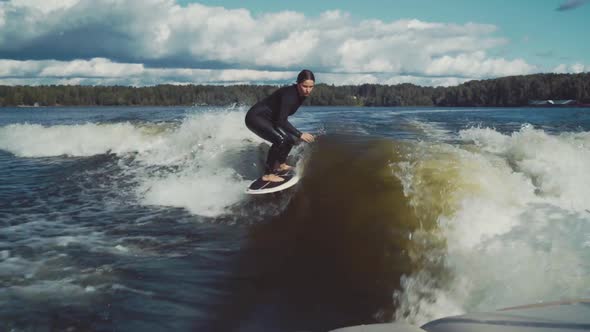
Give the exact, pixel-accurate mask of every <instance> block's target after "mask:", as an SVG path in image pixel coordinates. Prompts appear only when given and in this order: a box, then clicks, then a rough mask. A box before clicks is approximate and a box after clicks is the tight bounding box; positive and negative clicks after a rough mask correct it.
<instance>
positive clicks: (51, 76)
mask: <svg viewBox="0 0 590 332" xmlns="http://www.w3.org/2000/svg"><path fill="white" fill-rule="evenodd" d="M296 76H297V73H296V72H291V71H262V70H248V69H227V70H212V69H192V68H145V67H144V66H143V65H142V64H135V63H114V62H112V61H110V60H108V59H104V58H94V59H90V60H74V61H56V60H42V61H33V60H27V61H17V60H0V84H8V85H14V84H29V85H37V84H118V85H134V86H143V85H156V84H165V83H166V84H205V83H218V84H240V83H244V84H245V83H252V84H255V83H257V82H268V83H288V82H294V80H295V77H296ZM15 82H16V83H15Z"/></svg>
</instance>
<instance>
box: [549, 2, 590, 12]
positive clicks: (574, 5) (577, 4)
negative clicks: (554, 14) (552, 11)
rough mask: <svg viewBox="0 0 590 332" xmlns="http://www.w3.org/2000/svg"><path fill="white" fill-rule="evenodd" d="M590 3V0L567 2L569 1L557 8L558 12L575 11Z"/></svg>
mask: <svg viewBox="0 0 590 332" xmlns="http://www.w3.org/2000/svg"><path fill="white" fill-rule="evenodd" d="M588 1H589V0H567V1H565V2H563V3H562V4H561V5H559V7H557V9H556V10H558V11H565V10H570V9H575V8H578V7H580V6H582V5H583V4H585V3H587V2H588Z"/></svg>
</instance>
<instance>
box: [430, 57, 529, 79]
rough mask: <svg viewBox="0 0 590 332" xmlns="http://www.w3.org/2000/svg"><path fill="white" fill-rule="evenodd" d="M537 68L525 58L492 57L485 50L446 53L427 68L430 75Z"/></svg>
mask: <svg viewBox="0 0 590 332" xmlns="http://www.w3.org/2000/svg"><path fill="white" fill-rule="evenodd" d="M536 70H537V68H536V67H534V66H531V65H529V64H528V63H526V62H525V61H524V60H521V59H516V60H512V61H509V60H505V59H490V58H488V57H487V56H486V54H485V53H484V52H481V51H479V52H474V53H464V54H460V55H458V56H448V55H445V56H443V57H441V58H439V59H434V60H433V61H432V62H431V63H430V64H429V65H428V66H427V67H426V70H425V73H426V74H429V75H458V76H468V77H478V76H508V75H519V74H529V73H532V72H534V71H536Z"/></svg>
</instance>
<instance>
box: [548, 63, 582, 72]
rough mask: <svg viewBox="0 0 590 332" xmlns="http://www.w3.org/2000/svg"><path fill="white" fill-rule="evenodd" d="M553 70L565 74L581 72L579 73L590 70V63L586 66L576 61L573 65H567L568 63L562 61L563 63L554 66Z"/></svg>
mask: <svg viewBox="0 0 590 332" xmlns="http://www.w3.org/2000/svg"><path fill="white" fill-rule="evenodd" d="M552 72H554V73H557V74H565V73H570V74H579V73H584V72H590V65H588V66H585V65H583V64H581V63H575V64H573V65H566V64H563V63H562V64H560V65H558V66H556V67H555V68H553V70H552Z"/></svg>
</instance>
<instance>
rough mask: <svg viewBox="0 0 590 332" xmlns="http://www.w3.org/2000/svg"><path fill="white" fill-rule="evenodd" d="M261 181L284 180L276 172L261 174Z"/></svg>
mask: <svg viewBox="0 0 590 332" xmlns="http://www.w3.org/2000/svg"><path fill="white" fill-rule="evenodd" d="M262 181H268V182H283V181H285V179H283V178H282V177H280V176H278V175H276V174H265V175H263V176H262Z"/></svg>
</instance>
